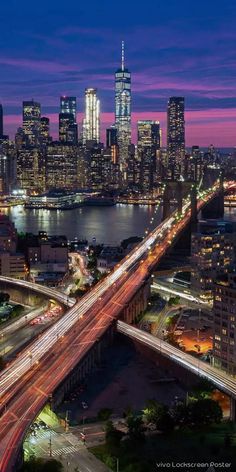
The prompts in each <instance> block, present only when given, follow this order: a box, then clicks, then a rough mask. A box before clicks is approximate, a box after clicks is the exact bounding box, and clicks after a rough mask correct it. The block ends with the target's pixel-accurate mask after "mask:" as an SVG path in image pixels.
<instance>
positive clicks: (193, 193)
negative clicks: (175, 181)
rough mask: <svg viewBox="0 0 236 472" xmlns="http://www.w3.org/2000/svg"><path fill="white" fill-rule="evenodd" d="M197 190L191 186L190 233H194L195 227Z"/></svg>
mask: <svg viewBox="0 0 236 472" xmlns="http://www.w3.org/2000/svg"><path fill="white" fill-rule="evenodd" d="M197 222H198V219H197V188H196V185H195V184H193V186H192V188H191V231H195V230H196V227H197Z"/></svg>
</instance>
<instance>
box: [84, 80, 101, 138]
mask: <svg viewBox="0 0 236 472" xmlns="http://www.w3.org/2000/svg"><path fill="white" fill-rule="evenodd" d="M87 141H95V142H96V143H99V142H100V100H98V98H97V89H94V88H87V89H85V119H84V121H83V142H84V143H86V142H87Z"/></svg>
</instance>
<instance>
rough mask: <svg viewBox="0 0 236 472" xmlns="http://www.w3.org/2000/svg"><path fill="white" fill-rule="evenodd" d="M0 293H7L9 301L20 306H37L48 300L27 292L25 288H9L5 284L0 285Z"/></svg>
mask: <svg viewBox="0 0 236 472" xmlns="http://www.w3.org/2000/svg"><path fill="white" fill-rule="evenodd" d="M0 291H2V292H6V293H9V295H10V299H11V300H12V301H14V302H16V303H19V304H20V305H28V306H32V307H34V306H37V305H40V304H42V303H44V302H45V300H48V297H43V295H38V294H37V293H36V292H33V291H32V290H27V289H26V288H24V287H22V288H18V287H14V286H11V285H9V284H7V283H4V282H1V283H0Z"/></svg>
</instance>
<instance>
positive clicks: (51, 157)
mask: <svg viewBox="0 0 236 472" xmlns="http://www.w3.org/2000/svg"><path fill="white" fill-rule="evenodd" d="M77 161H78V146H72V145H70V146H67V145H62V144H58V143H52V144H50V145H49V146H48V147H47V156H46V188H47V189H48V190H50V189H55V188H62V189H76V188H77Z"/></svg>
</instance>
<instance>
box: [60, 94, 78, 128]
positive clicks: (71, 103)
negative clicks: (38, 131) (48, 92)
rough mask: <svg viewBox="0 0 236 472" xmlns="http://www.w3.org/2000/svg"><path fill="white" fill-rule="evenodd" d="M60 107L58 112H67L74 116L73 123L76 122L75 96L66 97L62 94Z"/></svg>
mask: <svg viewBox="0 0 236 472" xmlns="http://www.w3.org/2000/svg"><path fill="white" fill-rule="evenodd" d="M60 104H61V109H60V113H69V114H71V115H73V117H74V123H75V124H76V123H77V117H76V115H77V105H76V97H66V96H63V97H61V99H60Z"/></svg>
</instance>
